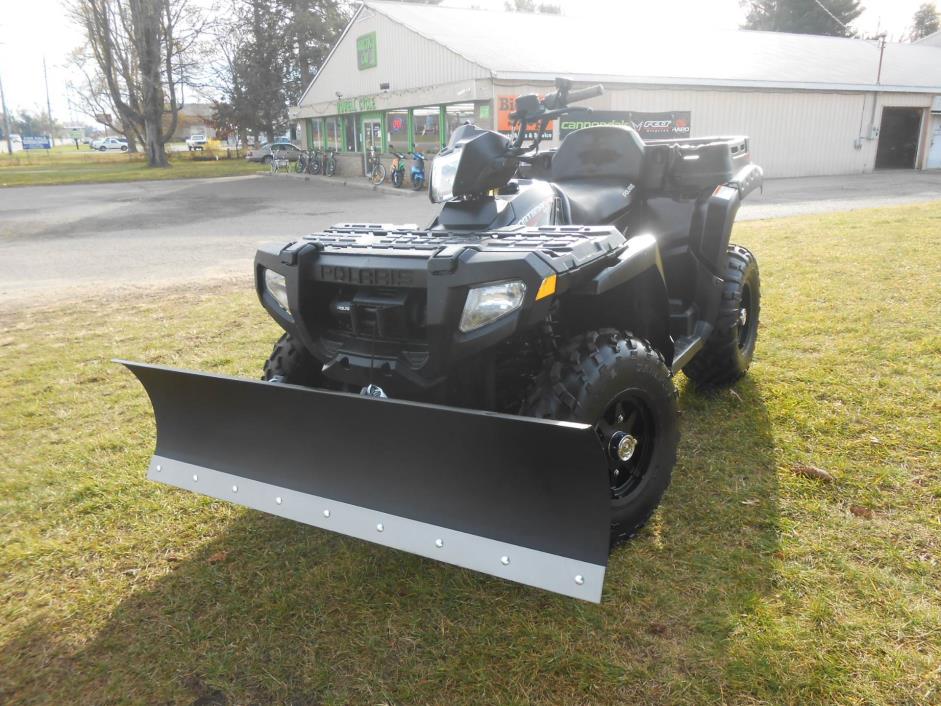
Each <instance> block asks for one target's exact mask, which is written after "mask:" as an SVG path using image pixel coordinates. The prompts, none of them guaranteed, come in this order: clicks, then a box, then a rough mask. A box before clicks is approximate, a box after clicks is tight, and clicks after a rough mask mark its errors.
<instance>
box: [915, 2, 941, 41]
mask: <svg viewBox="0 0 941 706" xmlns="http://www.w3.org/2000/svg"><path fill="white" fill-rule="evenodd" d="M939 29H941V19H939V18H938V9H937V8H936V7H935V6H934V5H933V4H932V3H930V2H926V3H923V4H922V5H921V6H920V7H919V8H918V9H917V10H916V11H915V15H914V16H913V17H912V31H911V32H910V33H909V35H908V40H909V41H910V42H916V41H918V40H919V39H921V38H922V37H927V36H928V35H929V34H934V33H935V32H937V31H938V30H939Z"/></svg>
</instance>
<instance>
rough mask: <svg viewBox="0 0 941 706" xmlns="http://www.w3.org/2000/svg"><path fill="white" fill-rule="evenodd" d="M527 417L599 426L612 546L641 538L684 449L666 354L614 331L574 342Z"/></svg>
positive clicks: (537, 389) (539, 382) (546, 375)
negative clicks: (678, 450) (679, 449)
mask: <svg viewBox="0 0 941 706" xmlns="http://www.w3.org/2000/svg"><path fill="white" fill-rule="evenodd" d="M523 413H524V414H526V415H529V416H532V417H540V418H548V419H556V420H559V421H575V422H583V423H587V424H592V425H594V426H595V431H596V433H597V434H598V441H599V444H601V445H602V447H603V448H604V451H605V457H606V458H607V459H608V473H609V478H608V480H609V487H610V490H611V546H612V547H614V546H615V545H616V544H618V543H619V542H622V541H625V540H627V539H630V538H631V537H633V536H634V535H635V534H637V531H638V530H640V528H641V527H643V526H644V525H645V524H646V523H647V521H648V520H649V519H650V516H651V515H652V514H653V512H654V510H655V509H656V508H657V505H659V504H660V499H661V498H662V497H663V494H664V492H665V491H666V489H667V486H668V485H669V484H670V476H671V474H672V472H673V466H674V465H675V464H676V448H677V445H678V444H679V426H678V412H677V402H676V388H675V387H674V385H673V380H672V379H671V377H670V371H669V370H668V369H667V367H666V365H665V364H664V361H663V357H662V356H661V355H660V353H659V352H657V350H656V349H654V348H653V347H652V346H651V345H650V344H649V343H648V342H647V341H645V340H643V339H640V338H635V337H633V336H631V334H629V333H621V332H619V331H615V330H614V329H602V330H599V331H588V332H587V333H584V334H581V335H578V336H574V337H573V338H571V339H570V340H569V341H568V342H566V343H565V344H564V345H562V346H561V347H560V348H559V350H558V352H557V354H556V356H555V358H554V359H553V360H551V361H550V362H549V363H547V365H546V367H545V368H544V370H543V372H542V373H540V375H539V376H538V377H537V378H536V381H535V385H534V387H533V390H532V392H531V393H530V395H529V398H528V400H527V403H526V405H525V409H524V412H523ZM626 436H629V437H630V438H627V439H625V437H626ZM620 441H624V442H626V443H627V446H626V448H624V449H623V452H624V453H625V455H627V456H628V458H627V459H626V460H622V459H621V458H620V457H618V455H617V451H618V448H619V443H618V442H620ZM628 451H629V453H628ZM573 472H577V469H573Z"/></svg>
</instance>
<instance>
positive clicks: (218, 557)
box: [206, 551, 229, 564]
mask: <svg viewBox="0 0 941 706" xmlns="http://www.w3.org/2000/svg"><path fill="white" fill-rule="evenodd" d="M228 556H229V553H228V552H226V551H221V552H216V553H215V554H211V555H210V556H209V558H208V559H206V562H207V563H209V564H218V563H219V562H220V561H225V560H226V557H228Z"/></svg>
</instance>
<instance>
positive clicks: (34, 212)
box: [0, 171, 941, 306]
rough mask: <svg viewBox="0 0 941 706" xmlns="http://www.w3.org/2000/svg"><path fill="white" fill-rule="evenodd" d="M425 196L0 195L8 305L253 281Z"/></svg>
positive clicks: (883, 176)
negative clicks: (319, 240)
mask: <svg viewBox="0 0 941 706" xmlns="http://www.w3.org/2000/svg"><path fill="white" fill-rule="evenodd" d="M933 199H941V172H911V171H896V172H878V173H875V174H868V175H859V176H851V177H814V178H807V179H779V180H770V181H768V182H767V184H766V186H765V189H764V193H762V194H757V193H756V194H753V195H752V196H751V197H749V199H748V201H747V202H746V204H745V206H744V207H743V209H742V211H741V212H740V214H739V218H741V219H756V218H776V217H780V216H787V215H798V214H812V213H821V212H832V211H840V210H852V209H856V208H867V207H872V206H880V205H891V204H901V203H912V202H917V201H928V200H933ZM435 211H436V208H435V206H434V205H433V204H431V203H429V201H428V199H427V198H426V197H425V196H424V195H423V194H412V193H395V194H393V193H389V192H388V191H373V190H370V189H364V188H353V187H345V186H343V185H342V184H341V183H339V182H331V181H329V180H327V179H325V178H313V179H310V180H304V179H301V178H278V177H268V176H264V175H259V176H248V177H229V178H220V179H191V180H179V181H162V182H131V183H120V184H85V185H69V186H37V187H20V188H9V189H3V190H0V306H4V305H6V306H10V305H13V306H16V305H18V303H20V302H24V301H33V302H35V301H37V300H40V299H41V300H48V299H61V298H64V297H65V298H67V297H70V296H77V295H80V294H82V293H87V292H89V291H91V292H94V291H101V290H103V289H110V288H114V287H117V288H134V287H156V286H164V285H167V284H173V283H176V282H179V283H180V284H181V285H182V284H184V283H185V284H187V285H190V286H191V285H192V283H200V282H210V281H217V280H220V279H227V278H229V279H231V278H237V279H244V281H245V284H246V286H250V282H251V266H250V263H251V259H252V257H253V256H254V252H255V248H256V247H257V245H258V244H259V243H262V242H265V241H269V240H282V239H286V238H288V237H290V236H294V235H300V234H303V233H307V232H311V231H313V230H316V229H318V228H323V227H325V226H328V225H330V224H333V223H342V222H359V223H363V222H369V223H415V224H417V225H419V226H422V225H426V224H427V223H428V222H429V221H430V220H431V219H432V217H433V216H434V213H435Z"/></svg>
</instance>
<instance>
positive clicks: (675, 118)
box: [559, 110, 692, 140]
mask: <svg viewBox="0 0 941 706" xmlns="http://www.w3.org/2000/svg"><path fill="white" fill-rule="evenodd" d="M691 124H692V111H689V110H673V111H667V112H662V113H640V112H637V111H634V110H593V111H591V112H590V113H589V112H587V111H586V112H584V113H581V112H579V113H572V114H571V115H566V116H565V117H563V118H560V119H559V135H560V136H561V137H562V138H565V136H566V135H568V134H569V133H570V132H574V131H575V130H581V129H582V128H586V127H594V126H596V125H622V126H624V127H632V128H634V129H635V130H637V134H638V135H640V136H641V137H642V138H643V139H645V140H656V139H670V138H677V137H689V136H690V125H691Z"/></svg>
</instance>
